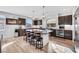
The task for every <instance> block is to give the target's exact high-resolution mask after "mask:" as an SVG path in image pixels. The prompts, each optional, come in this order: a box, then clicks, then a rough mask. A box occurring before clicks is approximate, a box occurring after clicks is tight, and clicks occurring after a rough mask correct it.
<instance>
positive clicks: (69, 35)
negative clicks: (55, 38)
mask: <svg viewBox="0 0 79 59" xmlns="http://www.w3.org/2000/svg"><path fill="white" fill-rule="evenodd" d="M64 38H65V39H71V40H72V30H65V31H64Z"/></svg>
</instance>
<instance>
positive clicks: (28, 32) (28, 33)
mask: <svg viewBox="0 0 79 59" xmlns="http://www.w3.org/2000/svg"><path fill="white" fill-rule="evenodd" d="M30 37H31V36H30V31H27V36H26V41H28V42H29V41H30V39H31V38H30Z"/></svg>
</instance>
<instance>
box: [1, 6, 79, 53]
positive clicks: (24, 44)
mask: <svg viewBox="0 0 79 59" xmlns="http://www.w3.org/2000/svg"><path fill="white" fill-rule="evenodd" d="M78 9H79V7H78V6H12V7H11V6H0V52H1V53H78V52H79V48H78V47H79V46H78V44H79V37H78V36H79V35H78V22H79V20H78V15H79V10H78Z"/></svg>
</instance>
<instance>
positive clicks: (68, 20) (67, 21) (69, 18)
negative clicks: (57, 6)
mask: <svg viewBox="0 0 79 59" xmlns="http://www.w3.org/2000/svg"><path fill="white" fill-rule="evenodd" d="M65 24H66V25H72V15H68V16H65Z"/></svg>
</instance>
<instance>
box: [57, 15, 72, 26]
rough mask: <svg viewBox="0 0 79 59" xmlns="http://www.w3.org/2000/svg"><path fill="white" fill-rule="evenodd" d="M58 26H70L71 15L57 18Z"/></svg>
mask: <svg viewBox="0 0 79 59" xmlns="http://www.w3.org/2000/svg"><path fill="white" fill-rule="evenodd" d="M58 24H59V25H72V15H67V16H59V17H58Z"/></svg>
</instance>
